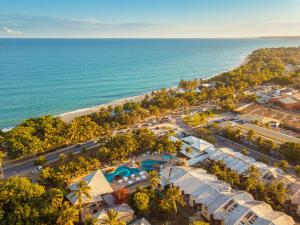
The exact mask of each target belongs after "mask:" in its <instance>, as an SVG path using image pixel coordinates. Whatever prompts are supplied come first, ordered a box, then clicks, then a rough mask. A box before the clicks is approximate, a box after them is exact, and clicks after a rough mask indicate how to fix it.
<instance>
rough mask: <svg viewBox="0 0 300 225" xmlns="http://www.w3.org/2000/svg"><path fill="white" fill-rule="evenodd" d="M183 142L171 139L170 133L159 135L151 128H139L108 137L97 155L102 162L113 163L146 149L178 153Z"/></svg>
mask: <svg viewBox="0 0 300 225" xmlns="http://www.w3.org/2000/svg"><path fill="white" fill-rule="evenodd" d="M181 144H182V143H181V142H178V143H173V142H172V141H170V139H169V135H163V136H160V137H157V136H156V135H155V134H154V133H153V131H151V130H149V129H138V130H134V131H133V132H128V133H127V134H117V135H114V136H111V137H109V138H107V140H106V143H105V144H103V145H102V146H101V147H100V149H99V151H98V154H97V157H98V159H99V160H100V161H101V162H102V163H107V164H111V163H117V162H119V161H124V160H126V159H129V158H130V157H131V156H133V155H137V154H141V153H143V152H146V151H150V152H154V151H158V152H164V151H165V152H169V153H177V152H178V151H179V150H180V147H181Z"/></svg>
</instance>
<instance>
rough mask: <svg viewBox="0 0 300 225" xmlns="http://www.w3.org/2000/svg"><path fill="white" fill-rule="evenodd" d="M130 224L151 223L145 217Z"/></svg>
mask: <svg viewBox="0 0 300 225" xmlns="http://www.w3.org/2000/svg"><path fill="white" fill-rule="evenodd" d="M130 225H151V224H150V223H149V222H148V220H146V219H145V218H142V219H139V220H137V221H135V222H133V223H130Z"/></svg>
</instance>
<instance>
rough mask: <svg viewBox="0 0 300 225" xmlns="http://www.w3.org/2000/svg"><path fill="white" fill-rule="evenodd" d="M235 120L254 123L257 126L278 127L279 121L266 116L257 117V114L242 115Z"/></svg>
mask: <svg viewBox="0 0 300 225" xmlns="http://www.w3.org/2000/svg"><path fill="white" fill-rule="evenodd" d="M235 119H236V120H240V121H243V122H245V123H255V122H257V123H258V124H270V125H274V126H275V127H278V126H279V124H280V121H279V120H277V119H273V118H270V117H267V116H262V115H257V114H242V115H238V116H236V117H235Z"/></svg>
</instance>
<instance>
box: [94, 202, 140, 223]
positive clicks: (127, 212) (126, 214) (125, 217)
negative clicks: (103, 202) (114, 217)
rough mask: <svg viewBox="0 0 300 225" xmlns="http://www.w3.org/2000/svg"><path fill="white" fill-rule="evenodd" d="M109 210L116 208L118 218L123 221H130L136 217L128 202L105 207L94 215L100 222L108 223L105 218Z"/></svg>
mask: <svg viewBox="0 0 300 225" xmlns="http://www.w3.org/2000/svg"><path fill="white" fill-rule="evenodd" d="M109 210H114V211H115V212H117V213H118V215H119V217H118V219H120V220H121V221H122V222H125V223H128V222H130V221H132V220H133V219H134V210H133V209H132V208H131V207H130V206H129V205H128V204H122V205H115V206H112V207H109V208H105V209H103V210H101V211H99V212H97V213H96V214H94V215H93V217H94V218H96V219H97V221H98V222H99V224H106V223H104V220H105V218H106V217H107V212H108V211H109Z"/></svg>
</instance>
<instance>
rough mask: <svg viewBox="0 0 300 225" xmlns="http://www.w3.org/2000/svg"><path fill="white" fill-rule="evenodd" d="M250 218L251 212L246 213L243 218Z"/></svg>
mask: <svg viewBox="0 0 300 225" xmlns="http://www.w3.org/2000/svg"><path fill="white" fill-rule="evenodd" d="M251 216H253V212H248V213H247V214H246V216H245V218H246V219H247V220H248V219H249V218H250V217H251Z"/></svg>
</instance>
